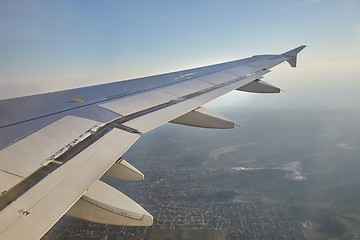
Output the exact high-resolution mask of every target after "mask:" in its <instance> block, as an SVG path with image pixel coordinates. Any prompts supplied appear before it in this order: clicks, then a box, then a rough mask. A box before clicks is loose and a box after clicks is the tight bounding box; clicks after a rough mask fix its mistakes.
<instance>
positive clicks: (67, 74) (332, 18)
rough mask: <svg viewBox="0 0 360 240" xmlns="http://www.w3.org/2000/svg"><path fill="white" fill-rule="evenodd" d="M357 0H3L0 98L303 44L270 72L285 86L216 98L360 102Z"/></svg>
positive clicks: (297, 103) (263, 103)
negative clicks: (295, 59)
mask: <svg viewBox="0 0 360 240" xmlns="http://www.w3.org/2000/svg"><path fill="white" fill-rule="evenodd" d="M359 43H360V1H359V0H344V1H336V0H326V1H325V0H323V1H322V0H304V1H297V0H296V1H295V0H277V1H239V0H237V1H235V0H210V1H200V0H194V1H169V0H168V1H165V0H164V1H160V0H158V1H108V0H105V1H93V0H86V1H80V0H79V1H74V0H71V1H45V0H44V1H19V0H12V1H5V0H3V1H0V97H1V98H6V97H11V96H17V95H21V94H29V93H36V92H43V91H54V90H58V89H64V88H70V87H78V86H83V85H93V84H97V83H104V82H110V81H115V80H118V79H129V78H134V77H140V76H146V75H153V74H158V73H163V72H170V71H175V70H180V69H185V68H191V67H197V66H202V65H206V64H213V63H218V62H223V61H228V60H233V59H238V58H244V57H248V56H251V55H255V54H261V53H282V52H284V51H287V50H289V49H291V48H294V47H297V46H299V45H302V44H306V45H308V48H307V49H305V50H304V51H303V52H302V53H301V55H300V57H299V68H297V69H291V68H289V67H288V66H286V65H281V66H279V67H278V68H276V69H274V70H273V72H272V73H271V74H269V75H268V76H267V77H266V79H265V80H266V81H268V82H271V83H272V84H275V85H278V86H279V87H281V88H283V89H284V90H285V93H282V94H281V95H277V96H273V95H271V96H268V95H267V96H260V95H255V94H236V93H232V94H230V95H228V96H226V97H223V98H222V99H221V100H219V101H217V102H215V105H216V104H217V103H221V104H227V105H233V104H234V105H236V104H240V105H241V104H244V105H245V104H252V105H255V106H259V107H269V106H277V107H284V108H285V107H291V106H293V107H297V108H313V107H321V108H332V107H336V108H345V107H349V108H350V107H356V106H357V102H358V100H357V95H358V92H359V90H360V84H359V81H358V79H359V77H358V76H359V74H360V70H359V69H360V68H359V66H360V44H359Z"/></svg>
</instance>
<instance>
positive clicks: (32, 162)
mask: <svg viewBox="0 0 360 240" xmlns="http://www.w3.org/2000/svg"><path fill="white" fill-rule="evenodd" d="M304 47H305V46H300V47H298V48H295V49H293V50H291V51H288V52H286V53H283V54H279V55H258V56H253V57H250V58H246V59H241V60H237V61H232V62H227V63H221V64H216V65H211V66H206V67H200V68H195V69H190V70H184V71H180V72H174V73H168V74H162V75H157V76H152V77H145V78H139V79H134V80H127V81H120V82H115V83H109V84H103V85H97V86H90V87H84V88H78V89H71V90H66V91H60V92H53V93H45V94H39V95H33V96H27V97H20V98H14V99H7V100H2V101H0V113H1V115H0V239H39V238H41V237H42V236H43V235H44V234H45V233H46V232H47V231H48V230H49V229H50V228H51V227H52V226H53V225H54V224H55V223H56V222H57V221H58V220H59V219H60V218H61V217H62V216H63V215H64V214H65V213H67V212H68V214H70V215H72V216H75V217H78V218H82V219H85V220H89V221H95V222H100V223H106V224H115V225H132V226H134V225H135V226H148V225H151V224H152V216H151V215H150V214H149V213H148V212H146V210H144V209H143V208H142V207H141V206H139V205H138V204H137V203H135V202H134V201H133V200H131V199H130V198H128V197H126V196H125V195H124V194H122V193H120V192H119V191H117V190H116V189H114V188H111V187H110V186H108V185H106V184H105V183H103V182H101V181H99V179H100V178H101V177H102V176H103V175H104V174H106V175H108V176H111V177H115V178H118V179H125V180H141V179H142V178H143V175H142V173H141V172H140V171H138V170H137V169H136V168H134V167H133V166H132V165H131V164H130V163H128V162H126V161H125V160H123V159H122V158H121V157H122V155H123V154H124V153H125V152H126V151H127V150H128V149H129V148H130V146H131V145H132V144H133V143H134V142H135V141H136V140H137V139H138V138H139V137H140V136H141V135H142V134H144V133H146V132H148V131H150V130H152V129H154V128H156V127H158V126H160V125H162V124H164V123H167V122H173V123H177V124H184V125H190V126H197V127H206V128H233V127H234V124H233V123H232V122H231V121H230V120H228V119H226V118H224V117H222V116H220V115H219V114H216V113H212V112H210V111H209V110H206V109H204V108H202V107H201V106H202V105H203V104H205V103H207V102H209V101H211V100H213V99H215V98H217V97H219V96H221V95H224V94H226V93H228V92H230V91H232V90H241V91H249V92H259V93H275V92H279V91H280V90H279V89H278V88H276V87H274V86H272V85H270V84H267V83H266V82H264V81H262V80H260V79H262V78H263V76H264V75H265V74H267V73H269V72H270V68H272V67H274V66H276V65H278V64H280V63H282V62H284V61H288V62H289V63H290V65H291V66H293V67H295V66H296V62H297V61H296V58H297V54H298V53H299V52H300V51H301V50H302V49H303V48H304Z"/></svg>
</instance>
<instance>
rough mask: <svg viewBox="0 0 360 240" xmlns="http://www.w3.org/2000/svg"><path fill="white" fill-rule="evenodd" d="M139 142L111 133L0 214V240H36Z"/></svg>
mask: <svg viewBox="0 0 360 240" xmlns="http://www.w3.org/2000/svg"><path fill="white" fill-rule="evenodd" d="M138 138H139V135H138V134H133V133H128V132H125V131H122V130H119V129H115V128H114V129H112V130H111V131H110V132H109V133H107V134H106V135H104V136H103V137H101V138H100V139H99V140H98V141H96V142H95V143H93V144H92V145H90V146H89V147H88V148H86V149H85V150H83V151H82V152H80V153H79V154H78V155H76V156H75V157H74V158H73V159H71V160H70V161H68V162H66V163H64V164H63V165H62V166H61V167H59V168H58V169H56V170H55V171H54V172H52V173H50V174H49V175H48V176H47V177H46V178H44V179H43V180H41V181H40V182H39V183H38V184H36V185H35V186H34V187H32V188H31V189H30V190H28V191H27V192H26V193H24V194H23V195H22V196H21V197H19V198H18V199H17V200H16V201H14V202H13V203H11V204H10V205H9V206H7V207H6V208H5V209H3V210H2V211H1V212H0V239H36V238H40V237H41V236H42V235H43V234H44V233H45V232H46V231H47V230H48V229H49V228H51V227H52V225H53V224H54V223H55V222H56V221H57V220H58V219H59V218H60V217H61V216H62V215H63V214H64V213H65V212H66V211H67V210H68V209H69V208H70V207H71V206H72V205H73V204H74V203H75V202H76V201H77V200H78V199H79V198H80V197H81V196H82V195H83V194H84V192H86V191H87V190H88V189H89V188H90V187H91V186H92V185H93V184H94V182H96V181H97V180H98V179H99V178H100V177H101V176H102V175H103V174H104V173H105V172H106V171H107V170H108V168H109V167H110V166H111V165H112V164H113V163H114V162H115V160H116V159H118V158H119V157H120V156H121V155H122V154H123V153H124V152H126V151H127V149H128V148H129V147H130V146H131V145H132V144H133V143H134V142H135V141H136V140H137V139H138Z"/></svg>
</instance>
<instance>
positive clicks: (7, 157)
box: [0, 116, 100, 191]
mask: <svg viewBox="0 0 360 240" xmlns="http://www.w3.org/2000/svg"><path fill="white" fill-rule="evenodd" d="M99 124H100V123H99V122H96V121H92V120H89V119H85V118H80V117H74V116H66V117H64V118H61V119H60V120H58V121H55V122H54V123H52V124H50V125H48V126H46V127H44V128H42V129H40V130H39V131H37V132H34V133H32V134H31V135H29V136H27V137H25V138H23V139H21V140H19V141H18V142H16V143H14V144H13V145H11V146H9V147H7V148H5V149H3V150H1V151H0V159H1V161H0V171H3V172H6V173H8V174H11V175H14V176H17V177H20V178H18V180H19V181H21V180H22V179H21V178H26V177H27V176H29V175H30V174H32V173H33V172H34V171H36V170H37V169H39V168H40V167H42V166H43V165H46V164H47V163H48V162H49V161H51V160H53V158H54V157H55V156H56V154H59V153H60V152H59V151H61V149H64V148H67V147H70V146H71V144H72V143H73V142H74V141H76V139H77V141H79V140H80V139H79V137H80V138H81V136H82V135H83V134H84V133H86V132H87V131H88V130H89V129H91V128H93V127H94V126H97V125H99ZM64 150H65V149H64ZM6 179H7V178H6ZM19 181H17V182H19ZM17 182H14V181H10V180H9V181H7V180H2V181H1V183H0V184H1V187H0V188H1V189H2V190H3V191H4V190H8V189H9V188H11V187H12V186H14V185H15V184H16V183H17ZM14 183H15V184H14Z"/></svg>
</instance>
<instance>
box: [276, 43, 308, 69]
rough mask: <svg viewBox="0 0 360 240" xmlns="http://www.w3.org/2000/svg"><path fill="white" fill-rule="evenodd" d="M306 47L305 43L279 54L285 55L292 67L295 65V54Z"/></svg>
mask: <svg viewBox="0 0 360 240" xmlns="http://www.w3.org/2000/svg"><path fill="white" fill-rule="evenodd" d="M305 47H306V45H301V46H299V47H297V48H294V49H292V50H290V51H287V52H285V53H283V54H281V55H283V56H285V57H287V62H288V63H289V64H290V66H292V67H296V65H297V54H298V53H299V52H300V51H301V50H303V49H304V48H305Z"/></svg>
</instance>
